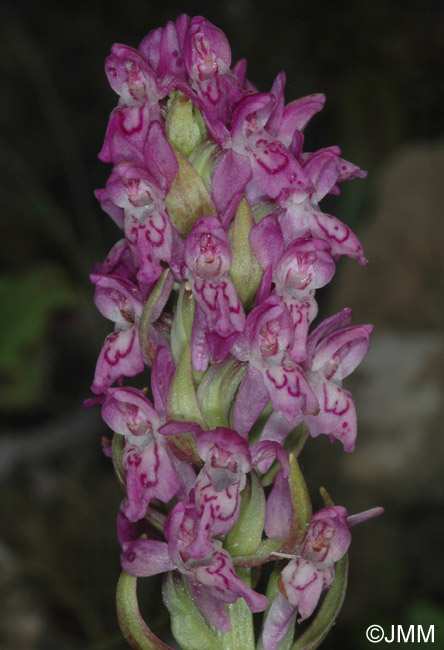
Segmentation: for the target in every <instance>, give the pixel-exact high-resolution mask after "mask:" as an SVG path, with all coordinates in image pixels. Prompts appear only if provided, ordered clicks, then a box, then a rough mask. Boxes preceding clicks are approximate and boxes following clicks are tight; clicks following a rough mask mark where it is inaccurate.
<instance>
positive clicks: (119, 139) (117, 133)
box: [99, 103, 152, 165]
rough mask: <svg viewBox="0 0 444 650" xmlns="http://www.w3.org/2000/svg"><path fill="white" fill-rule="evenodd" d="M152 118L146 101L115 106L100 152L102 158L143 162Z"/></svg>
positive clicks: (106, 160) (104, 160) (109, 160)
mask: <svg viewBox="0 0 444 650" xmlns="http://www.w3.org/2000/svg"><path fill="white" fill-rule="evenodd" d="M151 119H152V111H151V109H150V107H149V106H148V104H146V103H143V104H140V105H135V106H118V107H117V108H115V109H114V110H113V112H112V113H111V116H110V119H109V123H108V128H107V131H106V135H105V141H104V143H103V147H102V149H101V151H100V153H99V158H100V160H102V162H113V163H119V162H121V161H124V160H125V161H130V162H133V163H136V164H138V165H141V164H143V150H144V146H145V142H146V137H147V133H148V128H149V124H150V122H151Z"/></svg>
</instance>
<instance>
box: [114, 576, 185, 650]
mask: <svg viewBox="0 0 444 650" xmlns="http://www.w3.org/2000/svg"><path fill="white" fill-rule="evenodd" d="M116 605H117V618H118V621H119V625H120V629H121V630H122V634H123V636H124V637H125V639H126V640H127V641H128V643H129V644H130V645H131V646H132V647H133V648H135V650H173V648H171V646H169V645H167V644H166V643H163V641H161V640H160V639H158V638H157V636H156V635H155V634H153V632H151V630H150V628H149V627H148V625H147V624H146V623H145V621H144V620H143V618H142V616H141V614H140V611H139V605H138V602H137V578H134V577H133V576H130V575H129V574H128V573H126V572H125V571H122V573H121V574H120V578H119V582H118V583H117V593H116Z"/></svg>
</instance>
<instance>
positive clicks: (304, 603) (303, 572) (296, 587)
mask: <svg viewBox="0 0 444 650" xmlns="http://www.w3.org/2000/svg"><path fill="white" fill-rule="evenodd" d="M327 573H328V576H327ZM333 576H334V570H329V571H326V570H325V569H317V568H316V567H315V566H314V565H313V564H312V563H311V562H308V561H307V560H304V559H303V558H296V559H294V560H291V562H289V563H288V564H287V566H286V567H285V569H284V570H283V571H282V574H281V580H282V584H283V587H284V589H285V593H286V595H287V598H288V600H289V602H290V603H291V604H292V605H294V606H295V607H297V610H298V612H299V614H300V618H299V619H298V622H299V623H300V622H301V621H305V619H306V618H308V617H309V616H311V614H312V613H313V611H314V609H315V607H316V605H317V604H318V601H319V598H320V596H321V593H322V590H323V589H324V588H325V587H327V586H329V584H328V583H330V584H331V582H332V581H333Z"/></svg>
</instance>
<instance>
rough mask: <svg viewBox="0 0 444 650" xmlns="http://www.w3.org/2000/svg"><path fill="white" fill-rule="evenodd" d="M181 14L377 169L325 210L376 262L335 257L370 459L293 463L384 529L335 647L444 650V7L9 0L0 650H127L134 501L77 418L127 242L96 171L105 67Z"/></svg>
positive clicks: (354, 577) (0, 296)
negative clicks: (101, 285) (375, 510)
mask: <svg viewBox="0 0 444 650" xmlns="http://www.w3.org/2000/svg"><path fill="white" fill-rule="evenodd" d="M183 12H185V13H188V14H190V15H205V16H206V17H207V18H208V19H209V20H211V21H212V22H213V23H214V24H216V25H217V26H218V27H220V28H222V29H223V30H224V31H225V32H226V34H227V36H228V38H229V40H230V43H231V47H232V52H233V60H234V61H236V60H238V59H239V58H244V57H245V58H247V59H248V77H249V78H250V79H251V80H252V81H253V82H254V83H255V84H256V86H257V87H258V88H259V89H260V90H263V91H266V90H268V89H269V88H270V86H271V83H272V81H273V79H274V77H275V75H276V74H277V73H278V72H279V71H280V70H281V69H285V70H286V73H287V86H286V99H287V101H291V100H293V99H296V98H297V97H300V96H303V95H306V94H310V93H313V92H325V93H326V95H327V104H326V107H325V109H324V111H323V112H322V113H321V114H320V115H318V116H316V117H315V118H314V119H313V121H312V123H311V124H310V126H309V128H308V129H307V131H306V145H305V149H306V150H308V151H313V150H315V149H317V148H320V147H323V146H327V145H332V144H338V145H340V146H341V147H342V150H343V155H344V157H345V158H347V159H348V160H351V161H353V162H354V163H356V164H358V165H360V166H361V167H362V168H364V169H367V170H368V171H369V177H368V179H367V180H366V181H364V182H363V181H354V182H353V183H350V184H349V186H348V187H343V193H342V194H341V196H340V197H334V198H328V199H326V200H325V201H324V202H323V204H322V207H323V209H324V210H325V211H331V212H332V213H333V214H335V215H336V216H338V217H339V218H341V219H342V220H344V221H346V222H347V223H348V224H350V225H351V226H352V227H353V228H354V229H355V231H356V232H357V233H358V235H359V236H360V237H361V240H362V243H363V245H364V249H365V250H366V251H367V255H368V257H369V261H370V264H369V265H368V266H367V267H365V268H363V269H361V268H358V265H357V263H356V262H355V261H351V262H350V263H349V262H348V261H346V260H344V261H341V263H340V264H339V269H338V274H337V277H336V278H335V280H334V281H333V283H332V286H331V287H329V288H328V290H327V291H324V292H323V293H322V295H321V301H320V302H321V309H322V313H323V315H324V316H327V315H330V314H331V313H333V310H336V309H340V308H341V307H343V306H350V307H352V308H355V313H356V316H357V320H358V321H363V320H364V321H366V322H367V321H370V322H374V323H375V324H376V325H377V332H379V333H380V334H379V338H378V334H375V353H374V356H373V357H371V359H373V361H371V362H370V363H369V365H367V366H363V370H362V372H361V374H359V372H358V373H357V376H356V379H355V380H354V383H350V384H349V385H348V386H349V387H352V390H353V392H354V393H355V394H356V395H357V396H358V395H359V394H360V391H361V393H362V395H361V401H359V400H358V397H357V403H358V418H360V417H361V415H360V413H361V411H359V409H360V408H361V403H362V426H361V429H360V433H359V434H358V435H359V437H358V449H357V452H356V459H357V460H356V461H355V460H354V459H355V455H352V456H347V457H346V458H345V459H344V454H343V452H342V451H341V449H340V448H339V446H337V445H334V446H333V447H330V445H329V443H328V441H326V440H320V439H318V440H316V441H312V442H313V444H312V445H309V446H308V448H307V451H306V452H304V454H303V457H302V463H303V469H304V470H305V471H306V473H307V476H308V477H309V485H310V489H311V492H312V494H313V497H314V501H315V504H316V505H317V506H318V507H320V505H321V503H320V500H319V498H318V497H317V489H318V487H319V485H321V484H323V485H326V487H327V488H328V489H329V491H330V493H331V495H332V497H333V498H334V500H335V501H336V502H337V503H342V504H343V505H345V506H346V507H348V508H349V510H350V511H358V510H363V509H366V508H368V507H372V506H374V505H383V506H385V507H386V509H387V512H386V514H385V515H384V516H383V517H382V518H380V519H378V520H376V521H374V522H371V523H368V524H367V525H366V526H363V527H362V529H356V530H354V531H353V533H354V543H353V545H352V548H351V552H350V555H351V579H350V589H349V592H348V598H347V600H346V604H345V606H344V609H343V613H342V616H341V617H340V619H339V621H338V623H337V625H336V626H335V628H334V630H333V632H332V634H331V636H330V637H329V640H328V641H327V643H326V647H328V648H344V647H350V648H357V649H358V650H359V649H360V648H366V647H369V646H370V644H369V643H368V642H367V641H366V640H365V628H366V627H367V626H368V625H369V624H373V623H378V624H382V625H387V626H390V625H391V624H398V623H400V624H401V623H402V624H411V623H413V624H416V623H421V624H423V625H424V626H428V625H429V624H435V626H437V627H436V630H437V631H436V632H435V641H436V640H437V639H439V638H440V637H438V636H437V635H438V633H439V634H441V635H442V634H443V633H444V608H443V600H444V599H443V595H444V586H443V585H444V566H443V565H444V562H443V559H442V550H441V549H442V546H443V534H444V522H443V517H442V512H443V505H444V479H443V474H444V472H443V470H442V465H443V459H444V453H443V452H444V450H443V444H444V443H443V440H444V437H443V436H442V435H441V434H442V433H443V425H442V422H443V419H442V415H443V414H442V405H441V401H442V400H441V399H440V396H441V395H442V389H443V384H444V377H443V374H444V373H443V367H444V364H442V363H441V362H442V361H443V360H444V359H443V350H444V347H441V344H443V340H442V333H443V331H444V330H443V326H444V308H443V296H444V284H443V282H444V266H443V262H442V258H443V255H442V250H443V248H444V241H443V231H444V227H443V225H442V224H443V220H442V217H443V199H444V196H443V186H444V182H443V178H444V176H443V175H444V138H443V136H444V128H443V127H444V124H443V122H444V118H443V110H442V101H443V98H444V76H443V65H444V47H443V41H444V39H443V35H444V4H443V2H442V1H440V0H435V1H431V0H430V1H424V2H409V1H405V0H404V1H401V0H392V1H390V0H389V1H387V0H373V1H372V2H370V1H368V2H356V1H354V2H352V1H351V0H338V1H337V2H328V1H326V0H317V1H316V0H300V1H298V2H290V1H285V0H274V1H273V2H265V1H253V0H224V1H221V2H217V3H207V2H197V1H196V2H187V1H184V2H181V3H179V2H171V1H170V0H164V1H163V2H149V1H143V0H127V2H125V3H124V2H116V1H115V0H109V1H108V2H106V3H105V2H94V1H93V0H89V1H88V2H86V1H85V0H78V1H77V2H76V3H72V4H70V5H68V4H65V3H60V2H55V1H50V0H43V1H42V2H39V3H35V2H24V1H20V0H16V1H14V2H12V0H6V1H5V2H3V4H2V8H1V10H0V19H1V21H0V71H1V80H2V93H1V102H0V128H1V131H0V165H1V171H0V192H1V198H2V204H1V205H2V216H1V219H2V228H1V233H0V235H1V236H0V265H1V266H0V300H1V316H0V485H1V493H0V517H1V521H2V525H1V534H0V569H1V570H0V602H1V603H2V605H1V609H0V648H1V649H2V650H17V649H18V648H20V649H21V650H34V649H37V650H39V649H40V648H42V649H43V648H44V649H45V650H52V649H53V648H54V649H55V648H59V649H60V648H62V649H66V650H71V649H72V650H77V649H79V650H80V649H86V650H102V649H106V648H111V649H113V648H114V649H116V650H117V649H120V648H121V649H122V650H123V648H125V647H127V646H126V644H125V643H123V642H122V641H121V638H120V633H119V630H118V627H117V624H116V621H115V611H114V588H115V583H116V580H117V577H118V574H119V560H118V554H119V548H118V544H117V541H116V539H115V519H116V513H117V510H118V505H119V500H120V498H121V494H120V492H119V488H118V486H117V484H116V481H115V480H114V476H113V472H112V469H111V466H110V464H109V461H108V460H107V459H106V458H105V457H104V456H103V455H102V452H101V445H100V442H101V436H102V435H106V427H105V426H104V425H103V424H101V422H100V417H99V413H98V412H96V411H94V410H89V411H84V410H83V409H82V402H83V400H84V399H85V398H86V397H88V396H89V386H90V383H91V381H92V377H93V373H94V367H95V360H96V358H97V355H98V353H99V351H100V346H101V343H102V340H103V338H104V336H105V335H106V333H107V332H108V331H109V329H110V325H109V324H108V323H107V322H105V321H104V319H103V318H102V317H101V316H100V315H99V314H98V313H97V312H96V310H95V307H94V304H93V291H92V288H91V287H90V285H89V279H88V273H89V269H90V264H91V263H92V262H93V261H101V260H103V259H104V257H105V256H106V253H107V251H108V250H109V248H110V247H111V246H112V245H113V243H114V242H115V241H116V240H117V239H118V238H119V233H118V231H117V229H116V227H115V226H114V224H113V223H112V222H111V220H110V219H109V218H108V217H107V216H106V215H104V214H103V213H101V211H100V208H99V206H98V204H97V203H96V202H95V200H94V197H93V190H94V189H95V188H99V187H103V186H104V184H105V182H106V178H107V175H108V174H109V171H110V167H109V166H108V165H105V164H102V163H101V162H100V161H98V159H97V157H96V156H97V152H98V151H99V150H100V148H101V146H102V142H103V137H104V134H105V128H106V124H107V120H108V116H109V113H110V112H111V110H112V108H113V107H114V106H115V104H116V101H117V97H116V96H115V95H114V94H113V92H112V91H111V89H110V88H109V86H108V83H107V80H106V77H105V74H104V71H103V63H104V59H105V57H106V56H107V54H108V52H109V48H110V47H111V45H112V43H114V42H121V43H125V44H128V45H131V46H134V47H137V46H138V44H139V42H140V41H141V40H142V38H143V37H144V36H145V34H146V33H147V32H149V31H150V30H151V29H154V28H156V27H159V26H163V25H164V24H165V23H166V22H167V21H168V20H170V19H175V18H176V17H177V16H178V15H179V14H180V13H183ZM410 361H411V364H410V365H409V363H410ZM415 364H416V365H415ZM396 373H398V374H396ZM415 400H416V401H415ZM440 409H441V410H440ZM375 414H378V417H379V419H378V418H376V415H375ZM354 463H355V464H354ZM153 593H154V592H152V591H150V590H149V589H148V590H147V591H146V593H144V594H143V600H144V602H145V608H146V609H145V614H146V617H147V619H148V620H154V628H155V629H156V630H157V631H158V632H159V633H160V634H163V635H165V634H166V632H165V630H164V625H165V622H166V614H165V612H164V610H163V608H162V606H161V604H160V603H159V596H158V594H157V593H155V594H154V595H153ZM439 626H440V627H441V631H440V632H438V627H439ZM166 638H167V637H165V639H166ZM415 647H416V646H415Z"/></svg>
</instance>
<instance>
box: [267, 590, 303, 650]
mask: <svg viewBox="0 0 444 650" xmlns="http://www.w3.org/2000/svg"><path fill="white" fill-rule="evenodd" d="M296 612H297V607H296V606H295V605H292V604H291V603H289V602H288V600H287V599H286V598H285V597H284V596H283V595H282V594H281V593H280V592H279V591H278V593H277V595H276V597H275V599H274V600H273V602H272V604H271V607H270V609H269V611H268V614H267V618H266V619H265V624H264V631H263V633H262V644H263V646H264V650H276V648H277V647H278V645H279V643H280V642H281V641H282V639H283V638H284V636H285V634H286V632H287V630H288V628H289V627H290V623H291V621H292V619H293V617H294V615H295V614H296Z"/></svg>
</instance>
